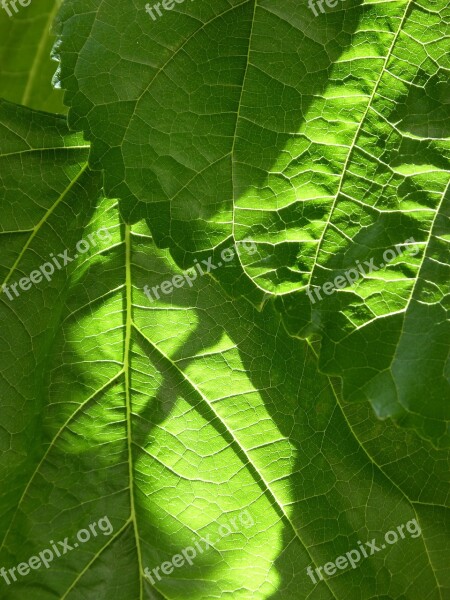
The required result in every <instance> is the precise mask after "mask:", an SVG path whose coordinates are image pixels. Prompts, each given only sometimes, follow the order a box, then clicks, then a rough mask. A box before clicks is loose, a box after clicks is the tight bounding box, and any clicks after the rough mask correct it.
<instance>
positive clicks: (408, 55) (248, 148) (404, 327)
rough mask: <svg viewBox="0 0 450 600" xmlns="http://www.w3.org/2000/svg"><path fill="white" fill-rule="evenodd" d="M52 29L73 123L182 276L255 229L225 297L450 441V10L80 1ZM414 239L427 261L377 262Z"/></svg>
mask: <svg viewBox="0 0 450 600" xmlns="http://www.w3.org/2000/svg"><path fill="white" fill-rule="evenodd" d="M75 31H76V32H77V34H76V35H74V32H75ZM59 33H60V41H59V43H58V47H57V50H56V52H57V53H58V55H60V57H61V61H62V69H61V74H60V77H61V84H62V87H64V88H65V89H66V90H67V94H66V99H67V101H68V103H69V105H70V107H71V109H70V112H69V119H70V123H71V125H72V127H74V128H78V129H81V130H83V131H84V132H85V135H86V136H87V138H88V139H89V140H91V142H92V150H91V157H90V161H91V164H92V166H93V167H95V168H99V169H102V170H103V171H104V178H105V186H106V191H107V193H108V194H110V195H117V196H119V197H120V198H121V210H122V212H123V214H124V215H125V216H126V217H127V218H129V219H131V220H136V219H139V218H141V217H143V216H147V217H148V219H149V223H150V227H151V230H152V233H153V236H154V239H155V241H156V242H157V244H158V245H159V246H167V247H169V248H171V250H172V254H173V256H174V257H175V258H176V259H177V261H178V263H179V264H187V263H188V262H189V260H190V261H191V263H192V258H193V256H195V255H196V253H201V252H206V253H208V252H210V251H211V249H213V248H217V247H218V246H220V245H224V244H230V243H231V241H233V242H236V241H241V240H243V239H244V238H246V237H251V238H252V239H253V240H255V243H256V244H257V247H258V253H257V254H256V255H251V256H250V255H247V256H246V255H243V256H242V259H241V262H242V268H241V269H240V270H239V267H240V265H237V266H236V265H235V266H234V270H233V273H232V274H233V275H234V283H233V281H232V279H233V277H232V274H231V272H230V270H229V269H228V270H227V272H226V274H225V279H226V284H227V286H228V287H230V288H232V289H233V291H234V292H236V293H238V294H239V293H240V294H243V295H246V296H247V297H249V298H251V299H252V302H254V303H255V305H258V306H261V304H262V303H263V300H262V297H263V294H268V295H270V296H275V297H277V298H278V301H277V306H278V308H279V309H280V310H281V312H282V314H283V315H284V320H285V324H286V326H287V328H288V329H289V331H290V332H291V333H292V334H293V335H296V336H301V337H313V336H316V335H319V336H320V337H321V338H322V351H321V358H320V364H321V368H322V369H323V370H324V371H325V372H326V373H328V374H332V375H339V376H341V377H342V378H343V380H344V394H345V396H346V397H347V398H349V399H352V400H355V401H361V400H368V401H369V402H371V403H372V405H373V407H374V409H375V411H376V413H377V414H378V415H379V416H380V417H381V418H387V417H391V418H393V419H394V420H395V421H396V422H397V423H398V424H401V425H403V426H406V427H410V428H414V429H416V430H417V431H418V432H419V433H420V435H422V436H424V437H425V438H427V439H430V440H432V441H433V443H434V444H435V445H437V446H447V447H448V446H450V431H449V418H450V413H449V409H448V402H444V401H443V400H444V398H445V399H448V398H450V384H449V370H450V367H449V362H448V339H449V329H448V318H447V314H446V312H447V310H448V309H447V307H448V297H449V292H450V287H449V278H448V267H447V265H448V222H447V219H448V208H447V206H448V192H447V190H448V189H449V188H448V186H449V181H450V138H449V136H450V130H449V123H450V103H449V101H448V99H449V97H450V84H449V77H448V73H449V68H450V62H449V55H448V44H449V39H450V8H449V6H448V3H447V2H445V1H444V0H437V1H431V0H419V1H418V2H412V0H410V1H405V0H401V1H393V2H385V3H379V2H376V3H367V4H358V3H356V2H352V1H351V0H346V2H345V6H344V4H342V5H340V6H339V7H337V8H336V10H326V12H325V13H323V14H319V15H318V16H317V17H315V16H314V13H313V12H312V11H311V10H310V9H309V8H308V6H307V5H306V3H301V2H298V1H297V0H283V2H276V3H274V2H273V0H259V1H256V0H252V1H251V0H246V1H242V0H229V1H226V0H219V1H216V2H214V3H210V2H206V1H202V0H199V1H196V2H195V3H191V2H184V3H183V2H182V3H178V4H177V5H176V6H175V5H174V8H173V9H171V10H166V11H163V13H162V16H161V17H159V18H157V19H156V20H153V19H152V18H151V17H150V15H147V14H146V13H145V10H144V8H143V7H142V6H141V5H140V4H139V5H136V6H135V7H134V8H133V9H130V8H129V7H128V6H126V7H125V6H121V5H119V4H114V5H113V4H110V3H106V4H105V3H102V2H100V1H99V0H75V1H73V2H66V3H65V4H64V5H63V8H62V11H61V13H60V16H59ZM408 240H414V243H416V244H418V247H419V248H420V252H419V253H418V254H417V255H416V256H410V255H409V254H402V256H400V257H397V258H396V260H395V261H392V262H389V263H387V262H386V260H383V255H384V253H385V252H386V251H390V250H391V249H392V248H394V247H396V246H398V245H403V247H405V246H404V245H405V244H407V245H408V243H409V245H411V241H410V242H407V241H408ZM371 260H373V261H374V264H375V265H376V266H377V268H378V270H377V272H376V273H375V272H372V273H367V274H365V275H364V276H361V277H359V278H358V281H356V282H354V283H352V284H349V285H347V286H346V287H345V289H343V290H340V291H339V293H335V294H333V295H332V296H330V297H328V296H327V297H326V298H325V299H324V300H323V301H321V302H319V303H318V304H316V303H314V302H311V300H310V298H309V296H308V291H309V290H311V288H314V287H321V286H322V285H324V284H326V283H327V282H330V281H334V280H335V278H336V277H338V276H340V275H342V274H343V273H345V272H347V271H348V270H349V269H352V268H355V266H357V265H358V264H362V263H364V261H371ZM382 264H383V267H381V265H382ZM224 273H225V271H224ZM215 275H216V276H217V277H218V278H219V279H221V278H222V273H215Z"/></svg>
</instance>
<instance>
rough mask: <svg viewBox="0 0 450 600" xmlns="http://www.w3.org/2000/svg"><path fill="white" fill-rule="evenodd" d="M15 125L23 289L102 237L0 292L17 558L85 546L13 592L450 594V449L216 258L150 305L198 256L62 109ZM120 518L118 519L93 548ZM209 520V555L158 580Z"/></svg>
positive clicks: (196, 599)
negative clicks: (138, 216)
mask: <svg viewBox="0 0 450 600" xmlns="http://www.w3.org/2000/svg"><path fill="white" fill-rule="evenodd" d="M0 140H1V142H0V162H1V165H0V189H1V195H0V198H1V199H2V200H1V203H2V204H1V208H2V210H1V213H0V215H1V219H0V224H1V229H0V244H1V255H2V261H1V271H2V272H1V274H0V275H1V278H2V281H4V282H5V283H6V285H8V286H9V289H10V290H12V287H13V283H14V282H15V281H17V280H19V281H20V280H21V278H24V277H27V276H28V275H29V273H30V272H32V271H33V270H36V269H39V267H40V266H41V265H42V264H43V263H45V262H48V260H49V257H50V256H51V255H53V257H58V256H60V254H64V253H65V251H66V250H67V251H68V256H69V257H71V258H74V256H75V251H76V250H75V249H76V248H77V242H78V240H81V239H84V240H93V239H95V245H94V244H93V243H92V244H91V245H90V248H89V249H88V250H87V251H86V252H84V253H83V254H82V255H80V256H78V258H77V259H75V260H73V261H71V262H70V263H69V264H68V265H67V266H66V267H64V268H61V269H56V270H55V273H54V274H53V277H52V278H51V281H48V282H47V281H45V280H44V281H41V282H39V283H37V284H36V285H33V286H32V287H31V289H29V290H27V291H25V290H22V289H21V286H20V287H19V289H18V291H19V295H18V296H17V297H15V298H14V299H13V300H12V301H11V300H10V299H9V298H8V297H7V295H6V293H3V294H1V295H0V313H1V319H0V323H1V329H0V337H1V345H0V348H1V350H0V352H1V358H2V361H1V370H0V374H1V378H0V399H1V403H2V411H1V414H2V420H1V423H2V428H1V430H0V445H1V448H2V459H1V464H0V468H1V478H2V482H3V483H4V486H5V492H4V493H2V495H1V496H0V515H1V519H0V540H1V541H0V543H1V550H0V568H1V567H5V568H6V569H10V568H13V567H14V566H15V565H17V564H18V563H22V562H24V561H27V560H28V559H29V558H30V557H31V556H38V555H39V552H42V551H43V550H44V549H50V548H52V545H51V544H52V543H57V542H58V541H60V540H64V539H65V538H68V540H67V542H68V543H70V544H71V545H72V546H73V549H72V550H70V551H68V553H67V554H63V555H62V556H61V557H59V558H55V559H54V560H53V561H52V562H50V564H49V568H48V569H46V568H44V567H42V568H40V569H36V570H33V571H32V572H31V573H29V574H27V575H25V576H21V575H18V573H17V571H16V572H15V576H17V579H18V581H17V582H10V585H9V586H7V583H6V582H5V581H4V577H3V576H1V577H2V579H1V580H0V585H2V588H3V589H2V595H3V596H4V597H7V598H8V600H23V598H24V597H25V596H27V597H28V596H29V597H31V598H36V599H38V600H51V599H53V598H59V599H60V600H81V599H83V600H91V599H92V600H94V598H95V599H97V598H108V599H111V600H123V599H124V598H126V600H144V599H146V600H147V599H158V600H161V599H164V598H165V599H167V600H181V599H183V600H205V599H212V598H217V597H223V598H232V599H233V600H235V599H236V600H247V599H248V598H252V600H260V599H261V600H263V599H264V600H266V599H269V598H270V599H271V600H299V599H303V598H304V599H306V598H311V599H314V600H331V599H333V598H334V599H338V600H341V599H342V600H343V599H346V598H352V600H369V599H371V598H373V597H374V590H376V594H377V597H378V598H386V599H387V598H389V599H393V600H400V599H403V598H408V600H416V599H417V600H422V599H423V598H428V599H429V600H442V599H443V598H444V594H445V593H446V592H448V589H450V585H449V581H448V575H447V572H446V570H445V565H446V562H445V559H446V558H447V562H448V553H447V552H446V551H444V550H445V546H443V545H441V544H444V543H447V547H448V537H446V533H445V529H444V526H443V524H444V523H445V521H444V520H443V519H444V517H445V511H446V509H445V505H446V500H447V490H448V487H445V486H444V480H445V479H448V453H445V452H443V451H440V452H438V451H437V450H435V449H433V448H432V447H431V445H430V444H428V443H426V442H422V441H421V440H419V438H418V437H417V435H416V434H415V433H413V432H410V433H407V434H406V433H404V432H399V431H397V430H396V429H395V428H393V426H392V425H389V424H387V423H381V422H379V421H378V420H377V419H375V418H374V416H373V415H372V414H371V413H367V414H365V413H364V408H365V406H364V405H362V406H361V405H359V409H358V410H359V412H358V410H356V409H357V407H355V406H354V405H346V404H344V405H343V407H342V408H341V404H340V403H339V402H337V400H338V397H339V392H338V390H336V392H335V391H334V389H333V387H332V385H331V383H330V381H329V380H328V378H327V377H326V376H324V375H321V374H320V373H318V371H317V363H316V356H315V354H314V352H313V351H312V349H311V348H310V346H309V344H308V343H307V342H305V341H303V340H297V339H294V338H293V337H291V336H289V335H288V334H287V333H286V332H285V330H284V329H283V327H282V324H281V316H280V315H279V314H278V313H277V312H276V311H275V310H274V307H273V306H272V304H271V303H269V304H267V305H266V307H265V309H264V310H263V311H262V312H258V311H256V310H255V309H254V308H253V307H252V306H251V304H250V303H249V302H247V301H246V300H245V299H241V300H237V301H231V300H230V297H229V296H228V295H227V294H226V293H225V292H224V291H223V289H222V288H221V286H220V285H218V284H217V283H215V282H214V281H213V280H212V278H211V277H206V276H205V277H198V278H197V280H196V281H195V282H194V283H193V285H192V286H189V285H187V284H186V285H184V286H182V287H180V288H177V289H174V290H173V292H172V293H171V295H163V294H161V297H160V298H159V299H155V300H154V301H153V302H150V301H149V299H148V298H147V296H146V295H145V293H144V291H143V288H144V286H145V285H148V286H150V287H153V286H155V285H160V284H161V283H162V282H164V281H165V280H169V279H172V278H173V277H174V275H175V274H180V270H179V268H178V267H177V266H176V265H175V263H174V261H173V259H172V258H171V256H170V254H169V252H167V251H166V250H159V249H157V247H156V246H155V244H154V242H153V240H152V237H151V234H150V232H149V229H148V227H147V224H146V223H145V221H144V220H140V221H137V222H134V223H129V222H127V221H124V219H123V217H122V216H121V215H120V212H119V210H118V202H117V201H116V200H114V199H108V198H105V197H104V196H103V195H102V193H101V190H100V186H99V176H98V174H95V173H93V172H92V171H90V170H89V169H88V168H87V167H86V159H87V153H88V149H87V147H86V144H85V143H84V142H83V140H82V139H81V137H80V136H79V135H78V134H73V133H70V132H69V131H68V130H67V128H66V125H65V123H64V120H63V119H62V118H59V117H56V116H51V115H47V114H42V113H38V112H33V111H30V110H27V109H24V108H22V107H17V106H14V105H10V104H8V103H5V102H2V103H0ZM100 229H103V230H104V231H107V232H108V236H106V237H107V238H109V239H106V237H105V236H103V238H102V239H99V237H98V235H96V232H98V231H99V230H100ZM83 247H84V246H83ZM16 289H17V288H16ZM13 293H14V291H13ZM372 427H374V428H378V431H375V433H374V435H373V436H372V434H371V432H372ZM242 515H245V519H244V518H243V517H242ZM102 518H107V519H108V520H109V523H110V524H111V526H112V530H111V531H110V533H109V534H107V533H106V534H103V533H102V534H99V533H98V528H97V536H93V535H92V536H90V537H91V539H90V540H89V541H87V542H85V543H79V545H78V547H77V548H75V547H74V541H75V540H76V539H77V537H76V536H77V532H78V531H79V530H80V529H85V530H87V533H89V530H90V527H89V526H90V525H92V524H95V523H97V522H98V520H99V519H102ZM233 519H234V523H235V524H236V523H237V527H236V530H233V531H231V532H230V533H228V530H227V529H226V526H229V527H230V526H232V520H233ZM413 519H417V523H418V524H420V527H421V528H422V535H414V536H413V535H409V534H407V535H405V537H404V539H399V540H398V542H397V543H396V544H393V545H389V546H388V547H386V548H383V549H380V550H379V551H378V552H377V553H375V554H374V555H372V556H368V557H367V558H366V559H364V560H361V561H360V563H359V564H358V565H357V568H355V569H352V568H347V569H346V570H343V571H341V572H339V573H337V574H336V575H334V576H333V577H329V578H326V579H325V580H324V581H321V582H318V583H317V585H314V584H313V582H312V581H311V579H310V578H309V576H308V575H307V573H306V569H307V567H308V566H313V567H314V566H323V565H324V564H326V563H327V562H329V561H333V560H335V559H336V557H338V556H340V555H343V554H345V553H346V552H348V551H350V550H351V549H354V548H358V541H360V542H365V541H371V540H372V539H373V538H375V539H376V540H377V541H378V542H379V543H380V542H381V540H382V539H383V536H384V535H385V533H386V532H387V531H389V530H395V529H396V528H397V527H398V526H400V525H404V524H405V523H407V522H408V523H412V522H413V521H412V520H413ZM220 528H221V529H220ZM102 531H103V529H102ZM225 533H226V535H222V534H225ZM416 533H417V531H416ZM85 535H86V534H83V538H84V536H85ZM208 536H211V538H212V541H213V547H212V548H206V547H204V550H203V552H202V553H198V555H197V556H196V557H195V560H193V564H192V565H191V566H189V565H187V564H184V565H183V566H181V567H178V568H176V569H175V570H174V571H173V572H172V573H170V574H169V575H166V576H164V577H162V578H161V580H160V581H159V580H158V578H157V577H156V575H155V579H156V580H155V585H152V584H151V583H150V582H149V581H148V580H146V579H145V578H144V573H143V570H144V569H145V567H149V568H150V570H151V569H153V568H155V567H158V566H160V565H161V564H162V563H163V562H164V561H168V560H170V559H171V558H172V556H173V555H175V554H180V552H182V550H183V549H185V548H186V547H188V546H192V545H193V544H194V543H195V542H198V543H200V539H201V538H207V537H208ZM77 543H78V542H77ZM0 572H1V571H0ZM6 573H7V576H8V573H9V571H6ZM13 573H14V571H13ZM159 573H160V574H161V570H160V572H159ZM11 579H12V576H11Z"/></svg>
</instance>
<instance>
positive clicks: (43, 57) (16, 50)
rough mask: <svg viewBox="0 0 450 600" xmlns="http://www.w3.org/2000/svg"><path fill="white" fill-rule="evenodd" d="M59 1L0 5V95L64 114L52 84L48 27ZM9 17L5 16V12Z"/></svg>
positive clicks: (57, 93)
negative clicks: (4, 6)
mask: <svg viewBox="0 0 450 600" xmlns="http://www.w3.org/2000/svg"><path fill="white" fill-rule="evenodd" d="M60 4H61V0H39V1H36V0H32V1H31V4H30V5H29V6H21V5H20V4H19V3H16V8H17V12H15V11H14V8H13V7H12V6H11V4H10V1H9V0H6V9H5V8H2V7H1V5H0V96H1V97H2V98H6V99H7V100H10V101H11V102H17V103H19V104H24V105H25V106H29V107H31V108H35V109H38V110H46V111H49V112H57V113H65V112H66V111H67V109H66V107H65V106H64V104H63V102H62V98H63V97H62V92H61V90H55V89H54V88H53V87H52V84H51V80H52V78H53V74H54V72H55V63H54V62H53V61H51V60H50V50H51V48H52V46H53V44H54V42H55V38H54V36H53V35H52V33H51V27H52V24H53V21H54V18H55V15H56V13H57V10H58V8H59V6H60ZM7 11H8V12H9V13H10V15H11V16H8V12H7Z"/></svg>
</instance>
